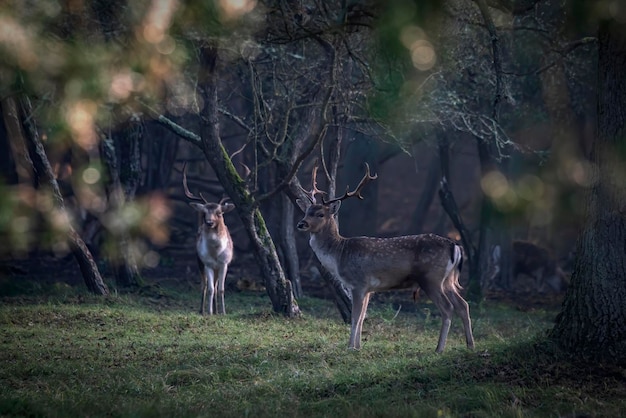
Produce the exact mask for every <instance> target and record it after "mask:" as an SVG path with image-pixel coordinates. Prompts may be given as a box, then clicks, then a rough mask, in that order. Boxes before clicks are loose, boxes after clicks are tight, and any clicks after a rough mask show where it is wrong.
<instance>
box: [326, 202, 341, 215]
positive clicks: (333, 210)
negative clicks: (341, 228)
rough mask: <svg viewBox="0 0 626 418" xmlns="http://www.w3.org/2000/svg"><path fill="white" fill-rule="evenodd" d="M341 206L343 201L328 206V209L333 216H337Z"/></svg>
mask: <svg viewBox="0 0 626 418" xmlns="http://www.w3.org/2000/svg"><path fill="white" fill-rule="evenodd" d="M340 206H341V200H338V201H336V202H333V203H331V204H330V205H328V209H329V210H330V214H331V215H335V214H337V212H339V207H340Z"/></svg>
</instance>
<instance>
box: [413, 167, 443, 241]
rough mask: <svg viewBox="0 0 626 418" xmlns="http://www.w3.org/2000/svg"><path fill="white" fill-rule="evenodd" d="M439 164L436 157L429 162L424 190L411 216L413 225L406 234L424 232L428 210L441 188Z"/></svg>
mask: <svg viewBox="0 0 626 418" xmlns="http://www.w3.org/2000/svg"><path fill="white" fill-rule="evenodd" d="M438 162H439V161H438V160H437V157H436V156H435V157H433V158H432V159H431V161H430V162H429V167H428V168H427V169H426V173H425V177H423V179H424V180H423V184H424V190H422V194H421V195H420V197H419V200H418V201H417V204H416V205H415V209H413V213H412V214H411V224H410V225H409V227H408V228H407V230H406V231H405V233H406V234H409V235H411V234H421V233H423V232H424V220H425V219H426V217H427V215H428V209H430V206H431V205H432V203H433V199H434V198H435V195H436V194H437V189H438V188H439V182H440V180H441V174H440V172H439V168H440V167H439V164H438ZM420 171H421V170H420ZM418 177H421V175H419V174H418ZM448 180H449V179H448Z"/></svg>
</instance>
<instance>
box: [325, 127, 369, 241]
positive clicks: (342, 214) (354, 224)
mask: <svg viewBox="0 0 626 418" xmlns="http://www.w3.org/2000/svg"><path fill="white" fill-rule="evenodd" d="M349 142H350V146H349V147H348V150H347V151H346V155H345V158H344V164H343V170H342V175H341V178H340V179H339V180H340V181H338V182H337V184H338V185H339V186H338V190H339V194H340V195H341V194H343V192H344V191H345V190H346V188H347V187H351V189H354V188H355V187H356V185H357V184H359V181H360V180H361V178H362V177H363V173H364V172H365V171H364V170H365V165H364V164H363V163H368V164H369V166H370V170H371V172H372V173H377V172H378V149H379V145H378V142H377V141H376V140H374V139H373V138H370V137H367V136H365V135H364V134H362V133H356V134H355V138H354V140H352V141H349ZM332 196H334V195H329V197H332ZM364 196H366V198H365V199H363V200H360V199H348V200H345V201H344V202H343V203H342V208H341V210H340V211H339V220H340V222H339V223H340V225H341V229H342V234H344V235H345V236H347V237H353V236H355V235H366V236H374V235H376V232H377V229H376V227H377V225H378V221H377V208H378V183H377V182H373V183H371V184H369V185H368V187H367V191H366V193H365V195H364Z"/></svg>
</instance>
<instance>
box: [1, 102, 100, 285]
mask: <svg viewBox="0 0 626 418" xmlns="http://www.w3.org/2000/svg"><path fill="white" fill-rule="evenodd" d="M5 102H9V104H10V106H11V107H13V106H14V107H15V109H17V105H16V104H15V99H14V98H12V97H9V98H6V99H5ZM11 102H12V103H11ZM20 110H21V115H20V120H21V121H22V125H21V127H20V134H19V136H18V137H17V138H15V139H16V140H17V141H21V142H22V143H23V144H24V148H25V149H28V150H29V155H30V159H31V161H32V166H33V171H34V172H35V173H36V174H37V178H38V180H39V183H40V185H46V186H47V187H49V188H50V190H51V192H52V195H53V197H54V202H55V206H56V208H57V209H58V210H59V211H61V213H62V214H63V216H64V217H65V218H66V219H67V234H68V241H69V245H70V249H71V251H72V254H73V255H74V257H75V258H76V261H77V262H78V265H79V267H80V271H81V273H82V275H83V278H84V280H85V284H86V285H87V289H89V291H90V292H92V293H94V294H97V295H103V296H106V295H108V294H109V289H108V287H107V286H106V284H105V283H104V281H103V280H102V276H101V275H100V271H99V270H98V266H97V264H96V262H95V261H94V259H93V256H92V255H91V252H90V251H89V249H88V248H87V245H85V242H84V241H83V240H82V238H81V237H80V235H79V234H78V233H77V232H76V230H75V229H74V226H73V225H72V224H71V222H70V221H69V218H70V217H69V214H68V213H67V210H66V208H65V203H64V201H63V196H62V195H61V191H60V190H59V185H58V183H57V181H56V178H55V177H54V174H53V172H52V167H51V166H50V162H49V161H48V157H47V155H46V151H45V149H44V147H43V144H42V143H41V140H40V139H39V132H38V131H37V127H36V126H35V122H34V119H33V117H34V116H33V111H32V106H31V104H30V101H29V99H28V98H26V97H22V98H21V99H20ZM27 143H28V145H27Z"/></svg>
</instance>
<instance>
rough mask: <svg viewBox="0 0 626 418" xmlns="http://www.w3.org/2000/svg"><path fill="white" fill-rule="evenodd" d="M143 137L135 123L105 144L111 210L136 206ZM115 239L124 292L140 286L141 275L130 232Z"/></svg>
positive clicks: (118, 273)
mask: <svg viewBox="0 0 626 418" xmlns="http://www.w3.org/2000/svg"><path fill="white" fill-rule="evenodd" d="M140 136H141V125H140V124H139V123H138V122H137V121H131V122H130V126H128V127H126V128H125V129H123V131H122V132H121V133H116V134H114V136H113V137H112V138H104V139H102V141H101V150H102V157H103V159H104V161H105V163H106V166H107V168H108V172H109V177H110V186H109V187H108V188H107V193H108V195H109V202H110V208H109V209H110V210H113V211H120V210H123V208H124V205H126V204H128V203H129V202H132V201H133V199H134V197H135V193H136V191H137V186H138V185H139V178H140V173H141V161H140V153H139V139H140ZM118 155H119V156H120V158H119V160H118ZM118 161H119V162H118ZM122 167H124V169H122ZM111 239H112V240H114V241H115V243H116V245H115V246H114V248H115V250H114V251H115V253H114V254H110V256H111V264H112V265H113V273H114V275H115V281H116V283H117V285H118V286H119V287H122V288H132V287H137V286H139V285H140V284H141V275H140V273H139V266H138V264H137V260H136V259H135V256H134V252H133V251H132V248H131V238H130V236H129V235H128V231H121V232H120V234H119V235H116V236H112V237H111Z"/></svg>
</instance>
